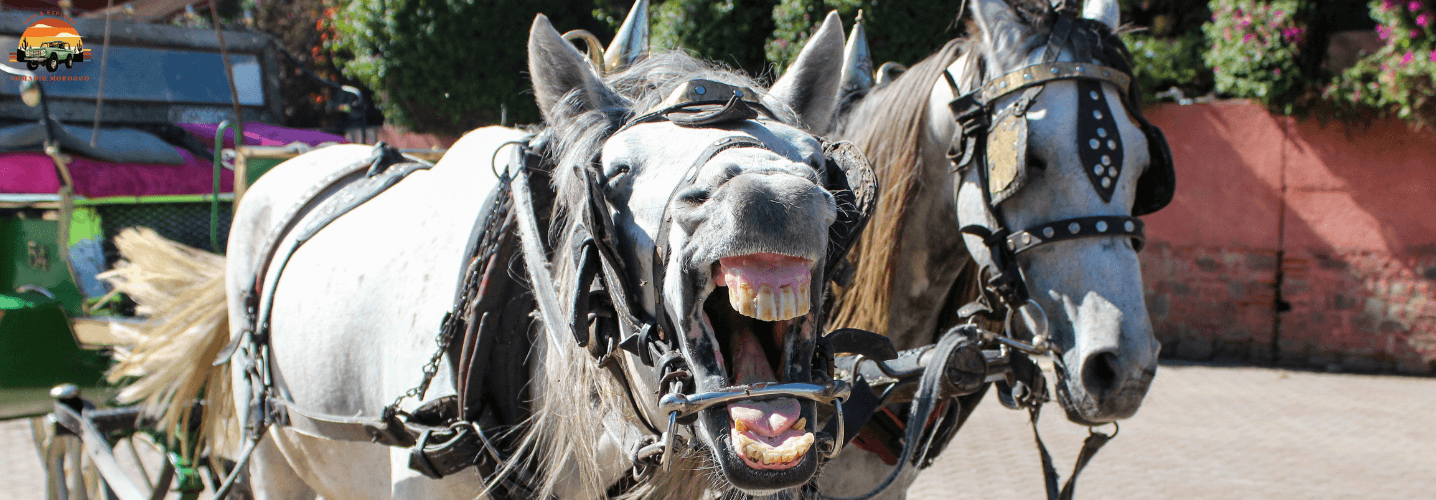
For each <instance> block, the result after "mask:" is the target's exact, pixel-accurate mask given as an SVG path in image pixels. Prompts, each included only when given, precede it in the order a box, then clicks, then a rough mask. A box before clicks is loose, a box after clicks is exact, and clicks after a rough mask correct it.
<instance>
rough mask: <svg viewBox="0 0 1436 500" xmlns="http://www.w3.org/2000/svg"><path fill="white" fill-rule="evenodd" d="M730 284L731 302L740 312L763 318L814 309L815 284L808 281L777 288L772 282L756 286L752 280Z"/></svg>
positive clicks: (783, 317)
mask: <svg viewBox="0 0 1436 500" xmlns="http://www.w3.org/2000/svg"><path fill="white" fill-rule="evenodd" d="M734 285H735V284H729V286H728V303H729V304H730V305H732V306H733V310H734V311H737V312H738V314H742V315H744V316H748V317H750V318H757V319H760V320H763V321H782V320H788V319H793V318H796V317H798V316H802V315H804V314H808V311H810V310H811V309H812V295H811V294H810V293H809V292H810V291H811V290H812V288H810V285H809V284H807V283H800V284H798V285H797V286H794V285H783V286H782V287H780V288H778V289H777V290H774V289H773V285H769V284H760V285H758V286H757V290H756V291H755V290H754V286H753V284H751V283H741V284H736V286H734Z"/></svg>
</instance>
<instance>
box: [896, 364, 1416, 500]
mask: <svg viewBox="0 0 1436 500" xmlns="http://www.w3.org/2000/svg"><path fill="white" fill-rule="evenodd" d="M1050 378H1051V377H1049V379H1050ZM988 399H989V401H985V402H983V404H982V406H980V407H978V410H977V411H976V412H975V413H974V414H973V416H972V418H971V419H970V420H969V421H968V424H967V425H966V426H964V428H963V429H962V432H961V433H959V434H958V435H957V438H956V439H954V440H953V442H952V444H951V445H949V446H948V449H947V450H946V451H945V452H944V453H943V455H942V457H941V458H940V459H939V460H938V462H937V463H935V464H933V466H932V468H930V469H929V470H927V471H926V472H924V473H923V475H922V476H920V477H919V480H918V482H917V483H916V484H914V485H913V487H912V489H910V490H909V497H910V498H913V499H919V500H930V499H940V498H941V499H948V498H981V499H986V500H1001V499H1009V498H1011V499H1017V498H1020V499H1033V498H1043V492H1042V468H1041V467H1042V466H1041V463H1040V462H1039V459H1038V456H1037V449H1036V447H1035V445H1033V442H1032V429H1031V427H1029V426H1028V424H1027V418H1026V417H1027V415H1026V413H1025V412H1015V411H1010V410H1007V409H1006V408H1003V407H1002V406H1001V405H1000V404H999V403H998V402H997V401H996V398H995V397H994V396H989V397H988ZM1043 413H1044V415H1043V419H1042V422H1041V425H1040V428H1041V430H1042V438H1043V440H1044V441H1046V443H1047V446H1048V447H1049V449H1051V450H1052V453H1053V460H1054V461H1055V463H1056V464H1057V467H1058V471H1059V472H1061V473H1062V474H1063V477H1064V478H1065V477H1066V474H1067V473H1069V472H1071V470H1072V463H1073V461H1074V460H1075V459H1076V457H1077V450H1078V449H1079V448H1081V446H1082V439H1083V438H1084V437H1085V436H1086V429H1085V428H1082V427H1080V426H1077V425H1076V424H1072V423H1070V422H1068V421H1067V420H1066V418H1065V417H1064V416H1063V415H1061V411H1060V410H1057V409H1056V408H1055V407H1053V408H1050V409H1047V411H1045V412H1043ZM1078 483H1079V484H1078V488H1077V495H1076V497H1077V498H1086V499H1139V498H1171V499H1177V498H1180V499H1193V500H1195V499H1222V500H1235V499H1293V500H1297V499H1299V500H1318V499H1320V500H1337V499H1342V500H1345V499H1353V500H1354V499H1395V498H1402V499H1416V498H1421V499H1436V379H1429V378H1409V377H1394V376H1364V375H1343V374H1328V373H1312V372H1300V371H1286V370H1274V369H1266V368H1238V367H1214V366H1202V365H1183V364H1164V365H1163V366H1162V367H1161V369H1160V370H1159V371H1158V372H1157V378H1156V379H1155V380H1154V381H1153V383H1152V388H1151V390H1150V392H1149V393H1148V395H1147V399H1146V402H1145V403H1144V404H1143V405H1142V409H1141V410H1140V411H1138V412H1137V415H1135V416H1133V417H1132V418H1131V419H1130V420H1127V421H1125V422H1123V423H1122V431H1121V435H1120V436H1118V437H1117V438H1116V439H1114V440H1112V441H1111V442H1110V443H1108V444H1107V446H1106V447H1105V448H1103V449H1102V451H1101V452H1100V453H1099V454H1098V455H1097V457H1096V458H1094V459H1093V460H1092V462H1091V464H1090V465H1088V467H1087V469H1086V470H1085V471H1084V472H1083V473H1082V478H1081V480H1080V481H1079V482H1078Z"/></svg>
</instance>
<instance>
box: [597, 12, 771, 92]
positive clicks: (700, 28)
mask: <svg viewBox="0 0 1436 500" xmlns="http://www.w3.org/2000/svg"><path fill="white" fill-rule="evenodd" d="M776 3H777V2H776V1H775V0H667V1H665V2H663V3H661V4H657V5H655V6H654V7H653V9H652V11H651V12H652V24H651V32H650V33H651V36H652V45H653V47H654V48H655V49H683V50H686V51H688V52H689V53H692V54H693V55H695V56H698V57H701V58H703V59H708V60H711V61H716V62H719V63H723V64H726V65H728V66H730V67H733V68H740V69H743V70H746V71H747V72H749V73H750V74H753V75H760V74H764V73H767V71H766V70H767V66H768V64H767V59H765V58H764V56H763V40H766V39H767V37H768V34H769V33H772V32H773V6H774V5H775V4H776ZM618 20H619V22H622V17H618Z"/></svg>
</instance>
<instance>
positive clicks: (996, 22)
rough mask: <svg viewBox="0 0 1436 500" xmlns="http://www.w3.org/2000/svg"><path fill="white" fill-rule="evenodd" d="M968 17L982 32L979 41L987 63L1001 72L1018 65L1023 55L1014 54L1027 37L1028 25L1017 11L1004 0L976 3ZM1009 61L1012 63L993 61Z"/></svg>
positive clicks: (984, 0) (1029, 29) (1029, 27)
mask: <svg viewBox="0 0 1436 500" xmlns="http://www.w3.org/2000/svg"><path fill="white" fill-rule="evenodd" d="M974 3H975V5H974V8H973V11H972V17H973V19H975V20H976V21H977V27H978V29H979V30H981V31H982V40H983V42H985V43H984V44H983V45H986V46H987V48H988V53H987V54H986V55H987V57H988V63H989V64H992V65H993V66H995V67H997V68H998V71H1004V70H1006V69H1007V68H1008V67H1009V66H1013V65H1015V63H1018V62H1021V58H1024V57H1025V56H1026V54H1018V52H1019V51H1020V47H1021V45H1020V44H1021V42H1022V40H1023V39H1025V38H1027V37H1028V36H1029V31H1031V30H1032V27H1031V26H1028V25H1027V23H1025V22H1023V21H1022V18H1021V16H1019V15H1018V14H1017V10H1016V9H1014V8H1013V7H1012V6H1011V5H1008V3H1007V1H1006V0H976V1H975V2H974ZM1004 55H1005V56H1006V57H1001V56H1004ZM997 58H1002V59H1012V60H997Z"/></svg>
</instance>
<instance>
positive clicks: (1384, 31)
mask: <svg viewBox="0 0 1436 500" xmlns="http://www.w3.org/2000/svg"><path fill="white" fill-rule="evenodd" d="M1376 36H1377V38H1380V39H1382V40H1385V39H1387V38H1391V28H1387V27H1386V26H1384V25H1378V26H1377V27H1376Z"/></svg>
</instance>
